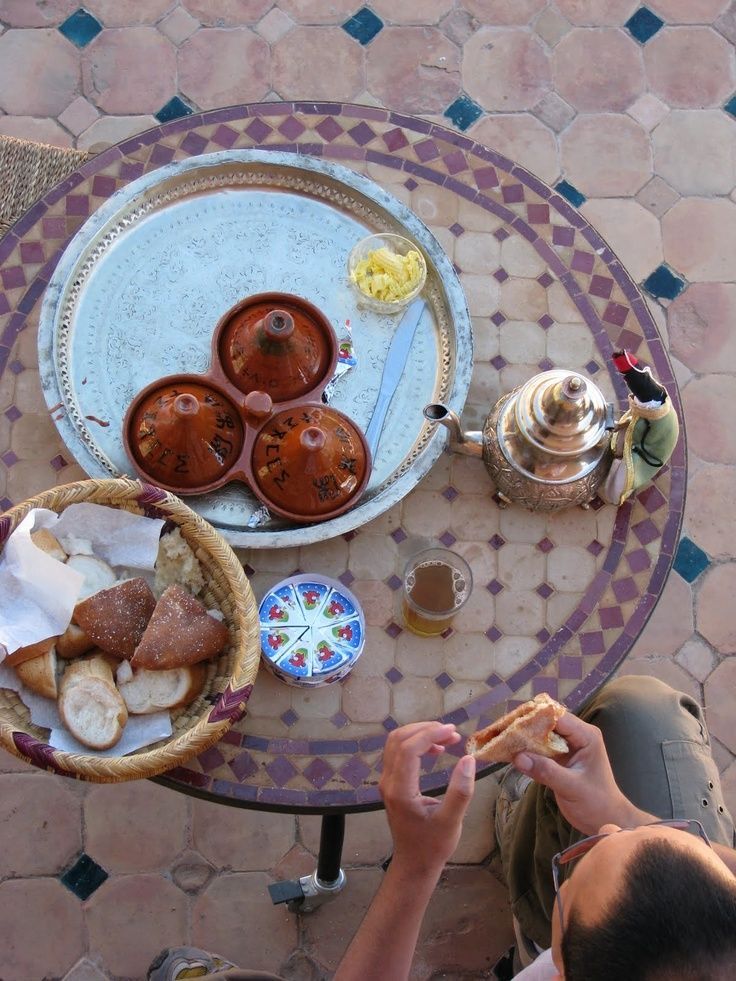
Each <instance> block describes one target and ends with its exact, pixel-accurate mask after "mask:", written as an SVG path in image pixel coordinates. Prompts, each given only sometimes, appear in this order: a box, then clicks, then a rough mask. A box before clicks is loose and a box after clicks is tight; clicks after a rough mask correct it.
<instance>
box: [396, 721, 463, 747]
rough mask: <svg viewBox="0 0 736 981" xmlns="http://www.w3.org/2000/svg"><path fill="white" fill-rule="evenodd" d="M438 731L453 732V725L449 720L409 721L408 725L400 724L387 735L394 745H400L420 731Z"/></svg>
mask: <svg viewBox="0 0 736 981" xmlns="http://www.w3.org/2000/svg"><path fill="white" fill-rule="evenodd" d="M429 731H432V732H434V731H438V732H444V731H446V732H454V731H455V726H454V725H453V724H452V723H451V722H447V723H445V722H437V721H430V722H410V723H409V724H408V725H405V726H401V727H400V728H399V729H394V731H393V732H392V733H391V735H390V736H389V739H390V740H391V741H392V742H393V743H394V744H395V745H401V744H402V743H405V742H406V741H407V740H408V739H411V738H412V737H413V736H416V735H417V734H418V733H421V732H429Z"/></svg>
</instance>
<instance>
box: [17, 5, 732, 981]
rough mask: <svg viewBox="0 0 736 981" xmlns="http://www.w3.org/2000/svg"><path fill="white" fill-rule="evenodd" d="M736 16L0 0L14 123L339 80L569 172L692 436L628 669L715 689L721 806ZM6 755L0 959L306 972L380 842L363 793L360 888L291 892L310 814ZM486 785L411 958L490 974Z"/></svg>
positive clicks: (103, 116) (536, 164) (148, 113)
mask: <svg viewBox="0 0 736 981" xmlns="http://www.w3.org/2000/svg"><path fill="white" fill-rule="evenodd" d="M734 41H736V4H734V5H731V6H729V3H728V0H649V2H648V4H647V6H646V7H642V6H641V5H640V4H639V3H638V2H637V0H556V2H549V3H548V2H547V0H464V2H462V3H460V2H459V0H403V2H402V3H398V2H396V0H392V2H390V0H372V3H371V4H370V6H369V7H361V6H360V5H359V0H278V2H276V3H274V2H273V0H182V2H181V3H178V2H176V0H140V2H135V0H86V4H85V6H84V8H80V7H79V5H78V0H35V2H33V0H0V132H2V133H6V134H12V135H16V136H21V137H27V138H32V139H36V140H41V141H47V142H50V143H54V144H57V145H60V146H79V147H90V146H94V145H95V144H97V143H101V142H102V143H109V142H114V141H117V140H119V139H122V138H124V137H126V136H128V135H131V134H133V133H136V132H138V131H140V130H142V129H146V128H148V127H149V126H151V125H154V124H155V123H156V121H157V120H158V121H163V120H166V119H171V118H175V117H176V116H177V115H181V114H183V113H187V112H190V111H192V110H197V109H210V108H214V107H217V106H223V105H228V104H231V103H237V102H248V101H262V100H278V99H281V98H283V99H312V98H313V99H322V100H325V99H339V100H351V101H355V102H364V103H369V104H374V105H378V104H380V105H386V106H389V107H391V108H394V109H398V110H403V111H406V112H411V113H416V114H420V115H425V116H427V117H429V118H431V119H435V120H437V121H441V122H444V123H445V124H446V125H450V126H453V125H454V126H456V127H457V128H460V129H463V130H464V131H466V132H467V133H468V134H469V135H470V136H472V137H473V138H475V139H477V140H480V141H482V142H484V143H486V144H488V145H490V146H493V147H494V148H495V149H497V150H499V151H501V152H502V153H504V154H505V155H507V156H508V157H511V158H513V159H515V160H517V161H519V162H520V163H522V164H523V165H524V166H526V167H528V168H529V169H530V170H531V171H533V172H535V173H536V174H538V175H539V176H540V177H541V178H543V179H544V180H545V181H547V182H548V183H553V184H555V183H558V182H559V181H560V180H562V179H564V180H565V181H566V182H567V183H568V185H571V186H572V189H573V192H575V191H577V192H578V197H577V200H578V201H580V200H581V199H582V203H581V205H580V207H581V210H582V212H583V214H584V215H585V217H586V218H588V219H589V220H590V221H591V222H592V223H593V225H594V226H595V227H596V228H597V229H598V230H599V231H600V232H601V233H602V235H603V236H604V237H605V238H606V239H607V240H608V241H609V243H610V244H611V246H612V248H613V249H614V251H615V252H616V253H617V254H618V255H619V257H620V258H621V260H622V262H623V263H624V265H625V266H626V267H627V268H628V269H629V271H630V272H631V273H632V275H633V277H634V278H635V279H636V280H637V281H638V282H640V283H642V284H646V285H645V286H644V289H645V290H646V292H645V295H646V296H647V299H648V301H649V303H650V307H651V309H652V312H653V314H654V317H655V319H656V321H657V323H658V325H659V327H660V330H661V332H662V334H663V336H664V337H666V338H667V339H668V342H669V348H670V351H671V354H672V358H673V362H674V364H675V367H676V373H677V377H678V380H679V384H680V387H681V391H682V396H683V401H684V409H685V423H686V426H687V433H688V444H689V454H690V455H689V473H690V476H689V482H688V500H687V507H686V513H685V523H684V528H683V539H682V544H681V547H680V550H679V552H678V556H677V561H676V564H675V570H674V571H673V573H672V574H671V576H670V578H669V581H668V583H667V586H666V588H665V591H664V594H663V596H662V599H661V601H660V603H659V605H658V606H657V608H656V610H655V613H654V615H653V617H652V619H651V621H650V622H649V624H648V626H647V627H646V629H645V631H644V633H643V635H642V637H641V639H640V640H639V642H638V643H637V645H636V647H635V649H634V651H633V652H632V655H631V656H630V658H629V659H628V661H627V662H626V664H625V667H624V669H623V673H627V674H644V673H650V674H655V675H657V676H658V677H661V678H663V679H664V680H666V681H668V682H669V683H671V684H672V685H674V686H676V687H677V688H680V689H682V690H684V691H687V692H690V693H692V694H693V695H694V696H695V697H696V698H698V699H699V700H701V701H702V702H703V704H704V705H705V707H706V711H707V717H708V722H709V726H710V730H711V734H712V736H713V748H714V753H715V756H716V759H717V762H718V765H719V767H720V769H721V773H722V778H723V781H724V785H725V791H726V799H727V801H728V803H729V805H730V807H731V809H732V810H736V713H734V711H733V709H732V700H733V694H734V692H735V691H736V656H734V653H735V648H736V617H734V614H733V596H734V594H735V593H736V561H735V560H734V559H735V556H736V534H735V533H734V530H733V528H734V525H733V520H732V515H731V508H730V507H729V506H728V504H727V502H728V501H729V500H731V501H733V500H734V499H735V498H736V436H735V435H734V433H735V432H736V430H735V429H734V427H733V425H732V422H731V419H730V418H729V413H728V409H729V408H730V405H731V404H732V402H733V398H734V396H735V395H736V386H735V384H734V376H735V375H736V332H735V331H734V328H733V327H732V324H733V321H734V318H736V260H735V259H734V256H735V255H736V192H735V191H734V184H735V183H736V179H735V172H736V128H735V127H736V123H735V122H734V115H736V97H734V92H735V91H736V68H735V63H734V50H733V42H734ZM653 273H655V275H654V276H652V274H653ZM668 273H669V275H668ZM0 771H1V772H2V776H1V777H0V780H1V781H2V794H1V795H0V827H2V848H0V903H2V909H3V916H2V919H1V921H0V950H1V951H2V953H1V954H0V964H1V966H0V976H1V977H2V978H3V981H36V979H40V978H49V979H51V978H54V979H57V978H66V979H67V981H72V979H73V981H94V979H97V981H99V979H103V978H116V979H123V978H132V979H137V978H141V977H143V976H144V974H145V968H146V966H147V965H148V963H149V962H150V960H151V958H152V957H153V955H154V954H155V953H156V952H157V951H158V950H159V949H160V948H161V947H162V946H164V945H166V944H172V943H175V942H177V941H189V940H191V942H193V943H196V944H199V945H202V946H205V947H210V948H212V949H217V950H220V951H221V952H223V953H224V954H225V955H227V956H228V957H230V958H233V959H234V960H236V961H238V962H239V963H242V964H243V965H247V966H252V967H257V968H263V969H268V970H271V971H276V972H279V973H281V974H283V975H284V976H285V977H288V978H294V979H298V981H311V979H318V978H326V977H329V976H330V973H331V971H332V970H334V968H335V965H336V963H337V962H338V960H339V958H340V955H341V952H342V951H343V949H344V948H345V945H346V944H347V942H348V940H349V938H350V936H351V935H352V933H353V931H354V929H355V927H356V925H357V923H358V922H359V920H360V918H361V916H362V914H363V912H364V910H365V908H366V906H367V903H368V901H369V899H370V897H371V896H372V894H373V893H374V891H375V889H376V887H377V884H378V882H379V880H380V877H381V874H382V873H381V868H380V863H381V861H382V860H383V859H384V858H385V857H386V856H387V854H388V852H389V847H390V845H389V837H388V832H387V828H386V822H385V818H384V815H383V814H382V813H380V812H379V813H372V814H363V815H357V816H353V817H350V818H348V822H347V838H346V849H345V865H346V868H347V869H348V878H349V884H348V887H347V889H346V891H345V892H344V893H343V895H342V896H341V897H340V899H339V901H338V902H336V903H334V904H333V905H332V906H329V907H327V908H325V909H324V910H322V911H320V912H318V913H317V914H315V915H313V916H304V917H298V918H297V917H294V916H292V915H291V914H290V913H288V912H286V911H285V910H284V908H283V907H278V908H272V907H271V905H270V903H269V901H268V897H267V893H266V886H267V884H268V883H269V882H270V881H273V879H277V878H291V877H294V876H296V875H301V874H304V873H306V872H307V871H310V870H311V869H312V867H313V865H314V854H315V852H316V849H317V846H318V841H319V819H318V818H301V819H296V818H294V817H291V816H286V815H272V814H259V813H255V812H252V811H240V810H236V809H225V808H222V807H217V806H215V805H212V804H208V803H204V802H201V801H197V800H190V799H188V798H185V797H182V796H179V795H177V794H174V793H172V792H169V791H167V790H163V789H161V788H159V787H157V786H154V785H152V784H140V785H139V784H128V785H122V786H113V787H88V786H82V785H75V784H73V783H71V782H66V781H63V780H61V779H59V778H53V777H50V776H48V775H45V774H43V775H42V774H40V773H38V772H34V771H32V770H31V769H30V768H28V767H26V766H25V765H24V764H22V763H20V762H18V761H16V760H15V759H14V758H12V757H10V756H7V755H4V754H3V755H2V758H1V759H0ZM494 792H495V787H494V786H493V781H492V780H486V781H483V782H482V783H481V784H479V786H478V788H477V793H476V799H475V801H474V803H473V805H472V808H471V812H470V815H469V817H468V820H467V821H466V827H465V833H464V836H463V840H462V843H461V845H460V847H459V849H458V852H457V854H456V855H455V856H454V860H453V863H452V864H451V866H450V867H448V870H447V873H446V875H445V877H444V879H443V882H442V884H441V886H440V888H439V890H438V892H437V894H436V895H435V897H434V900H433V902H432V905H431V907H430V910H429V913H428V915H427V918H426V922H425V924H424V930H423V938H422V941H421V943H420V945H419V951H418V953H417V956H416V959H415V966H414V970H413V974H412V977H413V978H416V979H417V981H418V979H429V978H438V979H439V978H445V979H455V978H461V977H484V976H487V972H488V969H489V967H490V965H491V964H492V963H493V962H494V960H495V959H496V958H497V957H498V956H499V954H500V953H501V952H502V951H503V950H504V949H505V948H506V947H507V946H508V944H509V942H510V922H509V914H508V909H507V905H506V902H505V894H504V889H503V885H502V883H501V881H500V878H499V875H498V868H497V860H496V858H495V856H494V854H493V847H492V841H491V831H490V827H491V824H490V812H491V808H492V802H493V797H494ZM80 855H83V856H89V859H88V860H85V859H83V860H82V862H81V864H80V863H79V862H78V859H79V857H80ZM90 860H91V861H90ZM69 870H72V871H73V875H69V874H67V875H64V873H68V872H69ZM62 876H63V880H62ZM72 880H74V881H72ZM64 883H69V886H71V887H73V888H69V887H68V886H67V885H66V884H64Z"/></svg>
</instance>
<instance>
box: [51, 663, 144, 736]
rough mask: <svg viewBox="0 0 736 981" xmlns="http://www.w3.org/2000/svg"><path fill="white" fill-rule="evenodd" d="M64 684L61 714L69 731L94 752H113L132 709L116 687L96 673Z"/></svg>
mask: <svg viewBox="0 0 736 981" xmlns="http://www.w3.org/2000/svg"><path fill="white" fill-rule="evenodd" d="M68 674H69V672H68V670H67V671H66V672H65V673H64V677H63V678H62V681H61V693H60V695H59V715H60V716H61V720H62V722H63V723H64V725H65V726H66V728H67V729H68V730H69V732H70V733H71V734H72V735H73V736H74V738H75V739H78V740H79V742H80V743H82V744H83V745H84V746H89V748H90V749H111V748H112V747H113V746H114V745H115V744H116V743H117V742H119V741H120V737H121V736H122V734H123V729H124V727H125V723H126V722H127V721H128V710H127V708H126V707H125V702H124V701H123V697H122V695H121V694H120V692H119V691H118V690H117V688H116V687H115V685H114V684H113V683H112V682H110V681H106V680H105V679H104V678H100V677H97V676H95V675H93V674H87V675H86V676H85V675H83V674H82V675H79V676H75V675H72V676H71V677H68Z"/></svg>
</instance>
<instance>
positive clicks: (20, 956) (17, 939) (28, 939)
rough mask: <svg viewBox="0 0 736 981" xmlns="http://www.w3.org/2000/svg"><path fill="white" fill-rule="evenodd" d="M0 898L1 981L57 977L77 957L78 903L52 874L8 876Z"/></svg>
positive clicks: (81, 933) (80, 928)
mask: <svg viewBox="0 0 736 981" xmlns="http://www.w3.org/2000/svg"><path fill="white" fill-rule="evenodd" d="M0 902H2V908H3V916H2V919H1V920H0V948H2V952H3V954H2V965H3V966H2V970H3V981H29V979H30V978H34V979H35V978H51V977H60V976H63V975H64V974H65V973H66V972H67V971H68V970H69V969H70V968H71V967H72V965H74V964H75V963H76V962H77V961H78V960H79V958H80V957H81V955H82V953H83V951H84V945H85V940H84V923H83V912H82V904H81V903H80V902H79V900H78V899H77V897H76V896H74V895H73V894H72V893H71V892H69V890H68V889H66V888H65V887H64V886H62V884H61V883H60V882H58V881H57V880H56V879H9V880H8V881H7V882H3V883H1V884H0ZM39 922H43V929H39Z"/></svg>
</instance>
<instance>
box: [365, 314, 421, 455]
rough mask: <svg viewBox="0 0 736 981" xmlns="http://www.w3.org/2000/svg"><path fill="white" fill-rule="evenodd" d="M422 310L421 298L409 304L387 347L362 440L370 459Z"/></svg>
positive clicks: (401, 373) (399, 379) (374, 453)
mask: <svg viewBox="0 0 736 981" xmlns="http://www.w3.org/2000/svg"><path fill="white" fill-rule="evenodd" d="M424 306H425V303H424V300H422V299H421V298H419V299H416V300H413V301H412V302H411V303H410V304H409V306H408V307H407V310H406V313H405V314H404V316H403V317H402V318H401V321H400V323H399V326H398V327H397V328H396V333H395V334H394V336H393V339H392V341H391V344H390V346H389V349H388V354H387V355H386V361H385V363H384V366H383V375H382V376H381V386H380V388H379V389H378V398H377V400H376V406H375V408H374V410H373V415H372V416H371V421H370V422H369V423H368V428H367V429H366V431H365V438H366V441H367V443H368V446H369V448H370V451H371V457H373V459H375V457H376V450H377V448H378V441H379V439H380V438H381V432H382V430H383V423H384V422H385V419H386V413H387V412H388V410H389V406H390V405H391V402H392V400H393V397H394V394H395V393H396V389H397V388H398V385H399V382H400V381H401V376H402V375H403V373H404V367H405V366H406V359H407V357H408V355H409V349H410V347H411V342H412V341H413V340H414V333H415V331H416V329H417V325H418V323H419V321H420V320H421V319H422V314H423V313H424Z"/></svg>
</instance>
